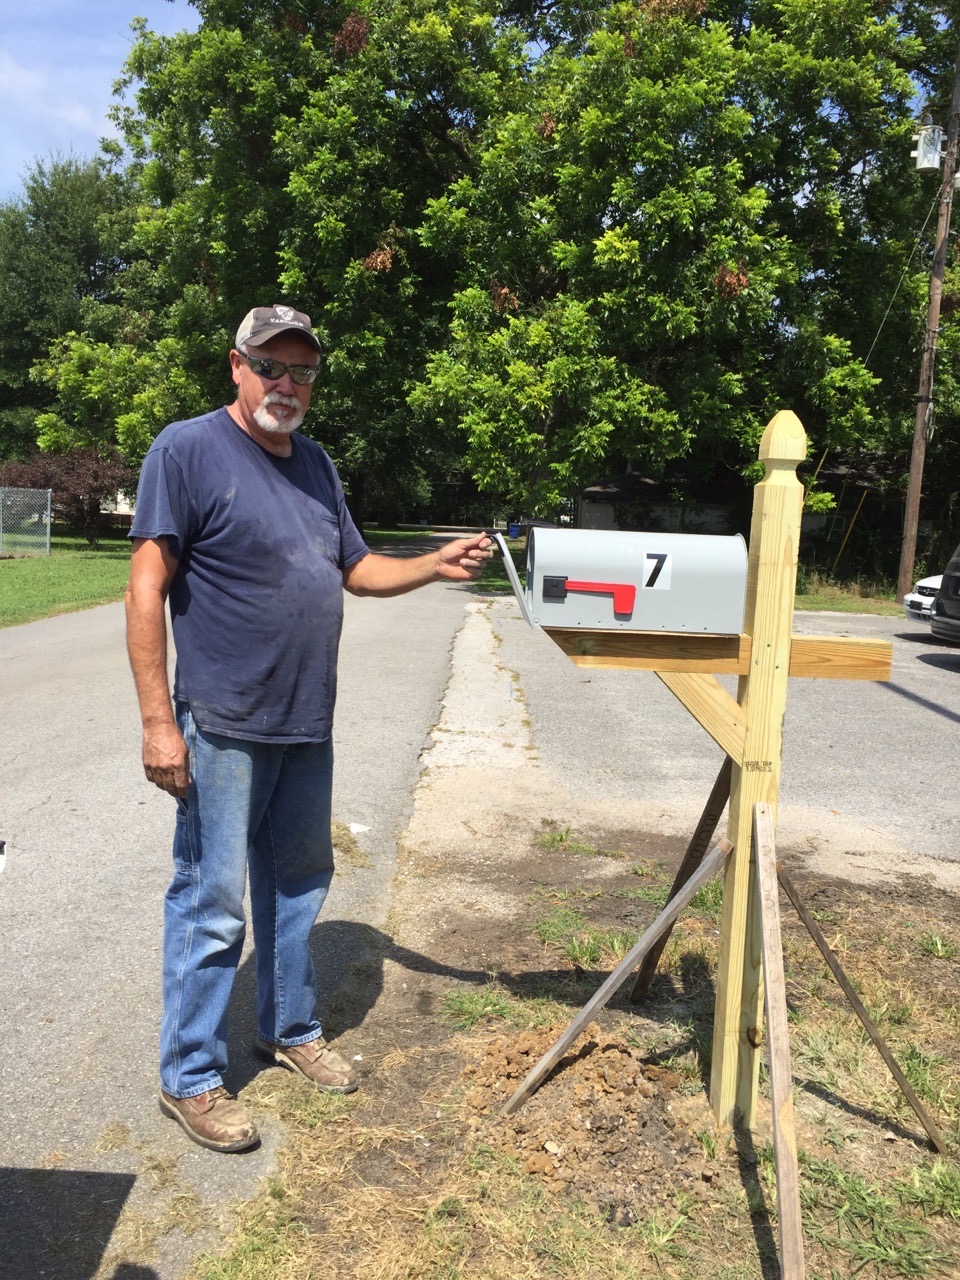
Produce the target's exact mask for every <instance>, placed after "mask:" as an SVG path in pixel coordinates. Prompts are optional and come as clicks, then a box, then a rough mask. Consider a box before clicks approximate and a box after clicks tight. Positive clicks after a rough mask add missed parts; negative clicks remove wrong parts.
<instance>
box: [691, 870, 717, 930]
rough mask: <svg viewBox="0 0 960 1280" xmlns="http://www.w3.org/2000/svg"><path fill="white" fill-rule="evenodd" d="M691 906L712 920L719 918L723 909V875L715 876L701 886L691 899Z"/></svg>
mask: <svg viewBox="0 0 960 1280" xmlns="http://www.w3.org/2000/svg"><path fill="white" fill-rule="evenodd" d="M690 906H691V907H692V908H693V910H694V911H699V912H700V914H701V915H704V916H708V917H709V918H710V919H711V920H719V919H720V912H721V911H722V910H723V879H722V877H721V876H715V877H714V878H713V879H712V880H708V881H707V883H706V884H705V885H703V886H702V887H701V888H699V889H698V890H697V892H696V893H695V894H694V895H693V897H692V898H691V899H690Z"/></svg>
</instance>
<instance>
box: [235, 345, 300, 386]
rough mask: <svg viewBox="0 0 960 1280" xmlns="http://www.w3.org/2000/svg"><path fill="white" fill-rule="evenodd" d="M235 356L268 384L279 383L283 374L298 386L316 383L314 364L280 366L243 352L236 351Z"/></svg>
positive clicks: (274, 362)
mask: <svg viewBox="0 0 960 1280" xmlns="http://www.w3.org/2000/svg"><path fill="white" fill-rule="evenodd" d="M237 355H238V356H240V358H241V359H242V360H246V362H247V364H248V365H249V366H250V368H251V369H252V370H253V372H254V373H258V374H259V375H260V377H261V378H266V380H267V381H268V382H279V380H280V379H281V378H282V377H283V375H284V374H285V373H289V375H290V377H291V378H292V379H293V381H294V382H295V383H296V384H297V385H298V386H300V387H303V386H309V385H310V383H311V382H315V381H316V378H317V374H318V373H319V372H320V371H319V369H318V368H317V366H316V365H315V364H282V363H281V362H280V361H279V360H267V359H264V358H261V357H260V356H248V355H247V354H246V353H245V352H243V351H238V352H237Z"/></svg>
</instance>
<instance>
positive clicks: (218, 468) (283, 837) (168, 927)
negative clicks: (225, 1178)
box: [126, 306, 491, 1151]
mask: <svg viewBox="0 0 960 1280" xmlns="http://www.w3.org/2000/svg"><path fill="white" fill-rule="evenodd" d="M319 362H320V343H319V342H318V340H317V338H316V337H315V336H314V334H313V332H312V329H311V327H310V319H309V317H308V316H306V315H303V314H302V313H300V312H297V311H294V310H293V309H292V308H290V307H285V306H273V307H255V308H254V309H253V310H252V311H251V312H250V313H249V314H248V315H247V316H246V317H245V319H244V320H243V322H242V324H241V325H240V328H239V330H238V332H237V339H236V347H235V348H234V349H233V350H232V351H231V352H230V368H231V371H232V375H233V381H234V383H235V385H236V400H235V401H234V402H233V403H232V404H231V405H228V406H227V407H225V408H221V409H217V410H215V411H214V412H212V413H208V414H206V415H204V416H203V417H200V418H194V419H191V420H189V421H185V422H175V423H173V424H171V425H170V426H168V427H166V428H165V429H164V430H163V431H162V432H161V433H160V435H159V436H158V437H157V439H156V440H155V441H154V443H153V445H152V446H151V448H150V451H149V452H148V454H147V457H146V459H145V460H144V464H143V471H142V473H141V477H140V487H139V491H138V495H137V509H136V515H135V517H134V521H133V527H132V529H131V532H130V536H131V538H132V539H133V554H132V557H131V569H130V581H129V585H128V587H127V595H126V606H127V646H128V651H129V654H130V664H131V667H132V669H133V675H134V680H135V682H136V687H137V694H138V697H139V701H140V712H141V717H142V720H143V766H144V771H145V772H146V776H147V777H148V778H149V780H150V781H151V782H153V783H154V784H155V785H156V786H158V787H160V788H161V789H162V790H164V791H166V792H168V793H169V794H170V795H171V796H175V797H176V800H177V820H176V832H175V836H174V845H173V863H174V872H173V879H172V881H171V884H170V888H169V889H168V891H167V896H166V902H165V913H164V958H163V1018H162V1024H161V1037H160V1082H161V1093H160V1108H161V1110H162V1111H163V1113H164V1114H165V1115H167V1116H170V1117H171V1118H172V1119H174V1120H176V1121H177V1122H178V1123H179V1124H180V1125H181V1126H182V1127H183V1129H184V1130H185V1131H186V1132H187V1134H189V1136H190V1137H191V1138H192V1139H193V1140H194V1141H195V1142H199V1143H200V1144H201V1145H203V1146H206V1147H210V1148H212V1149H214V1150H217V1151H240V1150H243V1149H245V1148H246V1147H250V1146H253V1145H254V1144H255V1143H256V1142H257V1140H258V1138H257V1131H256V1127H255V1126H254V1124H253V1123H252V1121H251V1120H250V1118H249V1117H248V1116H247V1115H246V1113H245V1112H244V1110H243V1108H242V1107H241V1105H240V1103H239V1102H238V1101H237V1100H236V1099H235V1098H234V1097H233V1096H232V1095H231V1094H230V1093H228V1092H227V1090H226V1089H225V1088H224V1085H223V1073H224V1071H225V1069H226V1065H227V1061H226V1059H227V1055H226V1010H227V1002H228V1000H229V996H230V991H231V987H232V985H233V979H234V976H235V973H236V969H237V964H238V962H239V959H240V952H241V949H242V946H243V939H244V929H245V922H244V915H243V906H242V900H243V893H244V887H245V880H246V870H247V866H248V865H249V873H250V897H251V916H252V921H253V928H254V941H255V944H256V953H257V962H256V969H257V1020H258V1027H257V1033H258V1034H257V1041H256V1043H257V1048H258V1050H259V1051H260V1052H261V1053H262V1054H263V1055H264V1056H265V1057H266V1058H268V1059H269V1060H270V1061H272V1062H275V1063H279V1064H280V1065H282V1066H285V1067H287V1068H289V1069H290V1070H292V1071H295V1072H297V1073H299V1074H300V1075H301V1076H304V1077H305V1078H306V1079H308V1080H310V1081H312V1082H313V1084H315V1085H316V1086H317V1087H318V1088H321V1089H326V1090H330V1091H333V1092H337V1093H350V1092H352V1091H353V1090H354V1089H356V1087H357V1083H356V1079H355V1076H354V1073H353V1071H352V1070H351V1068H350V1066H349V1065H348V1064H347V1063H346V1062H345V1061H344V1060H343V1059H342V1058H341V1057H340V1056H339V1055H338V1054H336V1053H335V1052H334V1051H333V1050H332V1049H330V1048H329V1046H328V1045H327V1044H326V1042H325V1041H324V1039H323V1034H322V1029H321V1026H320V1023H319V1022H318V1021H317V1019H316V1016H315V1011H314V1005H315V996H316V984H315V978H314V972H313V965H312V962H311V959H310V952H309V947H308V938H309V934H310V931H311V929H312V927H313V924H314V922H315V920H316V917H317V914H318V913H319V911H320V908H321V906H322V905H323V901H324V898H325V896H326V893H327V889H328V888H329V885H330V881H331V878H332V875H333V851H332V847H331V841H330V796H331V777H332V767H333V759H332V747H331V740H330V733H331V724H332V717H333V706H334V699H335V695H336V658H337V645H338V643H339V638H340V626H341V621H342V614H343V589H344V588H346V589H347V590H348V591H350V592H352V593H354V594H355V595H377V596H390V595H397V594H400V593H401V592H405V591H410V590H413V589H414V588H415V587H420V586H424V585H425V584H426V583H428V582H436V581H448V582H470V581H472V580H473V579H474V578H476V577H477V575H478V574H479V573H480V571H481V570H482V568H483V566H484V564H485V563H486V561H487V559H488V558H489V556H490V554H491V550H490V548H491V543H490V540H489V539H488V538H486V537H485V536H484V535H481V536H479V537H474V538H463V539H458V540H456V541H454V542H449V543H447V544H445V545H444V546H442V547H440V548H439V549H438V550H436V551H431V552H429V553H428V554H426V555H422V556H418V557H415V558H413V559H396V560H395V559H391V558H390V557H387V556H379V555H373V554H371V553H370V552H369V551H368V549H367V547H366V546H365V545H364V542H363V540H362V538H361V536H360V534H359V532H358V531H357V529H356V526H355V525H354V523H353V521H352V519H351V518H350V514H349V512H348V511H347V508H346V504H345V502H344V497H343V489H342V488H341V485H340V481H339V478H338V476H337V473H336V470H335V469H334V466H333V464H332V462H331V461H330V459H329V457H328V456H327V454H326V453H325V452H324V450H323V449H322V448H321V447H320V446H319V445H318V444H316V443H315V442H313V441H311V440H309V439H307V438H306V437H305V436H302V435H300V434H299V433H298V432H297V427H298V426H299V425H300V423H301V421H302V419H303V416H304V414H305V412H306V410H307V407H308V405H309V403H310V394H311V390H312V385H313V382H314V380H315V378H316V376H317V369H318V366H319ZM168 599H169V604H170V614H171V620H172V625H173V635H174V641H175V644H176V649H177V674H176V679H175V683H174V691H173V697H172V700H171V695H170V691H169V687H168V682H167V654H166V624H165V614H164V609H165V604H166V602H167V600H168Z"/></svg>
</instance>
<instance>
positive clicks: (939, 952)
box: [920, 932, 958, 960]
mask: <svg viewBox="0 0 960 1280" xmlns="http://www.w3.org/2000/svg"><path fill="white" fill-rule="evenodd" d="M920 950H921V951H925V952H926V953H927V955H928V956H935V957H936V958H937V959H938V960H954V959H955V958H956V956H957V953H958V948H957V946H956V944H955V943H953V942H950V941H948V940H947V939H946V938H944V937H941V935H940V934H939V933H933V932H931V933H925V934H924V935H923V936H922V937H921V939H920Z"/></svg>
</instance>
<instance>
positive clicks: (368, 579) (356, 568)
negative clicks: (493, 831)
mask: <svg viewBox="0 0 960 1280" xmlns="http://www.w3.org/2000/svg"><path fill="white" fill-rule="evenodd" d="M439 564H440V553H439V551H428V552H427V554H426V555H422V556H411V557H407V558H399V557H397V558H395V557H393V556H378V555H376V554H375V553H374V552H372V551H371V552H370V554H369V555H366V556H364V557H363V559H362V560H360V561H358V563H357V564H355V565H353V566H352V567H351V569H350V570H348V572H347V574H346V575H345V580H346V585H347V589H348V590H349V591H350V592H351V593H352V594H353V595H357V596H381V597H383V596H399V595H403V594H404V592H406V591H414V590H416V588H417V587H425V586H426V585H427V584H428V583H430V582H437V581H439V574H438V568H439Z"/></svg>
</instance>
